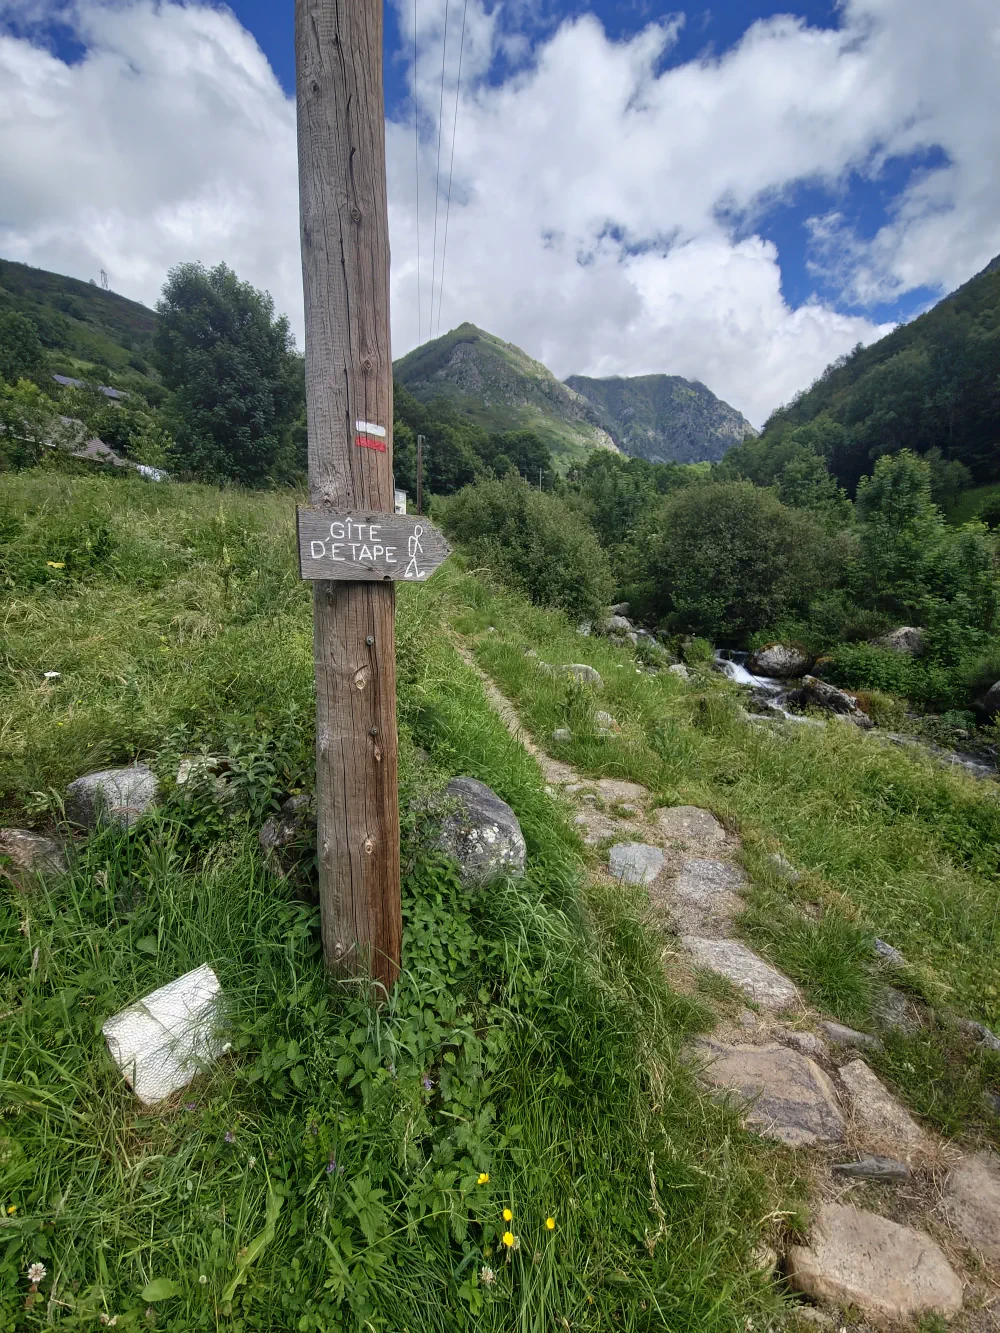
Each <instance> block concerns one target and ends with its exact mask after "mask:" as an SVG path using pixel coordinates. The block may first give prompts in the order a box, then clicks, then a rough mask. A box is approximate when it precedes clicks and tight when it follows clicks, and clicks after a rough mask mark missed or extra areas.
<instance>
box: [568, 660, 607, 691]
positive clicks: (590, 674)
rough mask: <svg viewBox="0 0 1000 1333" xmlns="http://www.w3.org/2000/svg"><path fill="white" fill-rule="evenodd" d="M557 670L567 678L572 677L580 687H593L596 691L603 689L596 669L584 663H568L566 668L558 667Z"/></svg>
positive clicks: (602, 683) (599, 674)
mask: <svg viewBox="0 0 1000 1333" xmlns="http://www.w3.org/2000/svg"><path fill="white" fill-rule="evenodd" d="M559 670H560V671H563V672H565V673H566V675H568V676H572V677H573V679H574V680H575V681H579V683H580V684H581V685H593V686H594V687H595V689H598V690H600V689H603V688H604V681H603V680H602V679H601V673H600V672H599V671H598V670H597V668H596V667H592V666H588V665H587V663H586V662H570V663H568V664H567V665H566V666H563V667H560V668H559Z"/></svg>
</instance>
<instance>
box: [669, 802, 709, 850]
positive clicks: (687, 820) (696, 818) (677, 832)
mask: <svg viewBox="0 0 1000 1333" xmlns="http://www.w3.org/2000/svg"><path fill="white" fill-rule="evenodd" d="M656 822H657V824H658V825H659V826H660V829H661V831H662V833H663V836H664V837H665V838H667V839H668V840H669V841H670V842H672V843H675V844H676V845H677V846H679V847H682V848H683V849H684V851H689V852H702V851H711V850H713V849H716V848H718V847H721V846H722V844H723V843H724V842H725V841H726V830H725V829H724V828H723V827H722V825H721V824H720V823H719V821H718V820H717V819H716V817H715V815H713V814H712V812H711V810H702V809H700V808H699V807H698V806H696V805H674V806H668V807H667V808H666V809H663V810H657V812H656Z"/></svg>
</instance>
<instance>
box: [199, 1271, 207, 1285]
mask: <svg viewBox="0 0 1000 1333" xmlns="http://www.w3.org/2000/svg"><path fill="white" fill-rule="evenodd" d="M198 1281H199V1282H200V1283H201V1285H202V1286H204V1285H205V1283H206V1282H207V1281H208V1278H207V1277H206V1276H205V1274H204V1273H202V1275H201V1277H200V1278H199V1279H198Z"/></svg>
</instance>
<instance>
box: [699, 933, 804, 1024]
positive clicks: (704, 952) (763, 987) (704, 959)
mask: <svg viewBox="0 0 1000 1333" xmlns="http://www.w3.org/2000/svg"><path fill="white" fill-rule="evenodd" d="M681 943H682V944H683V945H684V947H685V949H687V950H688V951H689V953H690V954H691V956H692V958H693V960H694V962H695V965H696V966H697V967H704V968H706V969H707V970H708V971H710V972H717V973H718V974H719V975H720V976H723V977H728V979H729V980H730V981H731V982H732V983H733V985H734V986H737V987H738V988H739V989H740V990H741V991H742V992H743V994H744V995H745V996H746V997H747V998H748V999H750V1000H753V1001H754V1002H755V1003H756V1004H758V1005H759V1006H760V1007H761V1008H762V1009H768V1010H770V1011H771V1012H772V1013H780V1012H781V1011H782V1010H785V1009H794V1008H797V1007H798V1006H799V1005H800V1004H801V1003H802V997H801V996H800V995H799V992H798V990H797V988H796V987H795V986H794V985H793V984H792V982H790V981H789V980H788V978H787V977H786V976H785V975H784V974H783V973H781V972H779V971H778V969H777V968H776V967H772V966H771V964H770V963H765V961H764V959H763V958H760V957H758V955H757V954H755V953H754V952H753V950H752V949H748V948H747V946H746V945H745V944H743V943H741V941H740V940H713V939H704V938H702V937H700V936H696V935H684V936H682V937H681Z"/></svg>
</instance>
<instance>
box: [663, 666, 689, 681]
mask: <svg viewBox="0 0 1000 1333" xmlns="http://www.w3.org/2000/svg"><path fill="white" fill-rule="evenodd" d="M667 670H668V671H671V672H673V674H674V675H675V676H679V677H680V678H681V680H690V679H691V673H690V671H688V669H687V667H686V666H685V665H684V663H683V662H674V663H673V664H672V665H671V666H668V667H667Z"/></svg>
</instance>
